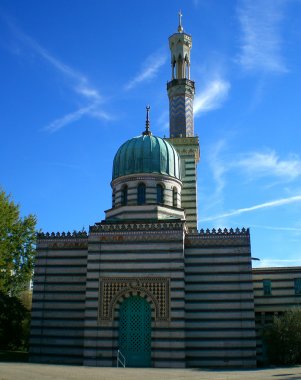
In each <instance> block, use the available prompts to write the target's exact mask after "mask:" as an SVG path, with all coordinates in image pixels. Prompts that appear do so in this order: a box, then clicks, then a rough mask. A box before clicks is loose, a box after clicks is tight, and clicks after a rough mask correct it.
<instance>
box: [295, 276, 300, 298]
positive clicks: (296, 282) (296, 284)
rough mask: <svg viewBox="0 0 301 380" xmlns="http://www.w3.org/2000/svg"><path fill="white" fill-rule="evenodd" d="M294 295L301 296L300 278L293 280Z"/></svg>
mask: <svg viewBox="0 0 301 380" xmlns="http://www.w3.org/2000/svg"><path fill="white" fill-rule="evenodd" d="M295 294H300V295H301V278H295Z"/></svg>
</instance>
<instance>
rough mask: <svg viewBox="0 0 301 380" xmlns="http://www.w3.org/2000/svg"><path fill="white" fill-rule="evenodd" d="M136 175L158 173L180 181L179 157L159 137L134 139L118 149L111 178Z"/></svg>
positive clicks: (169, 145)
mask: <svg viewBox="0 0 301 380" xmlns="http://www.w3.org/2000/svg"><path fill="white" fill-rule="evenodd" d="M136 173H160V174H165V175H169V176H171V177H176V178H178V179H180V157H179V155H178V153H177V151H176V150H175V148H174V147H173V146H172V145H171V144H169V143H168V142H167V141H166V140H164V139H162V138H160V137H155V136H152V135H141V136H137V137H134V138H132V139H130V140H128V141H126V142H125V143H124V144H122V145H121V147H120V148H119V149H118V151H117V153H116V155H115V157H114V162H113V175H112V177H113V179H115V178H118V177H122V176H124V175H128V174H136Z"/></svg>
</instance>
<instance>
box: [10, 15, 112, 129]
mask: <svg viewBox="0 0 301 380" xmlns="http://www.w3.org/2000/svg"><path fill="white" fill-rule="evenodd" d="M6 22H7V25H8V26H9V28H10V30H11V31H12V33H13V34H14V36H15V37H16V38H17V39H18V40H19V41H20V42H21V43H22V44H23V45H24V46H27V47H28V48H30V49H31V51H32V52H34V53H35V54H37V55H38V56H39V57H40V58H42V59H43V60H44V61H46V62H47V63H48V64H50V65H51V66H52V67H53V68H54V69H56V70H57V71H58V72H59V73H60V74H61V75H63V77H64V78H65V79H68V80H69V83H70V86H71V88H72V90H73V92H74V93H76V94H79V95H80V96H81V97H82V98H83V99H85V100H86V101H87V102H88V105H86V106H84V107H81V108H79V109H77V110H75V111H74V112H72V113H69V114H67V115H64V116H62V117H60V118H58V119H56V120H54V121H52V122H51V123H49V124H48V125H47V126H46V127H45V128H43V129H44V130H46V131H48V132H56V131H58V130H59V129H61V128H63V127H64V126H66V125H68V124H70V123H72V122H74V121H77V120H79V119H80V118H81V117H83V116H84V115H88V116H90V117H94V118H98V119H106V120H108V119H110V116H109V115H108V114H107V113H105V112H103V110H102V109H101V104H102V102H103V99H102V96H101V95H100V93H99V91H98V90H97V89H96V88H95V87H94V86H92V85H91V84H90V83H89V81H88V79H87V78H86V77H85V76H84V75H83V74H82V73H80V72H78V71H76V70H75V69H73V68H72V67H71V66H69V65H67V64H65V63H64V62H62V61H61V60H59V59H58V58H56V57H55V56H54V55H52V54H51V53H50V52H49V51H48V50H47V49H45V48H44V47H43V46H41V45H40V44H39V43H38V42H37V41H35V40H34V39H33V38H32V37H30V36H29V35H27V34H26V33H24V32H23V31H22V30H21V29H20V28H19V27H17V25H16V24H15V23H14V22H12V20H11V19H9V18H8V17H6Z"/></svg>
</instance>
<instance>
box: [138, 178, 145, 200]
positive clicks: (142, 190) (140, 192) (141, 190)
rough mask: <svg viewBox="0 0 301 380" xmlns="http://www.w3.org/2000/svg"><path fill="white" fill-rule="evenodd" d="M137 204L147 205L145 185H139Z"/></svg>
mask: <svg viewBox="0 0 301 380" xmlns="http://www.w3.org/2000/svg"><path fill="white" fill-rule="evenodd" d="M137 203H138V205H144V204H145V184H144V183H139V185H138V188H137Z"/></svg>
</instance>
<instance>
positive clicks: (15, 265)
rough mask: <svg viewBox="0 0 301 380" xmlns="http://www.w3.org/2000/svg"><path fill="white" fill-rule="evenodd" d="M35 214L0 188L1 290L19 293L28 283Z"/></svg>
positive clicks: (32, 261) (34, 235) (31, 260)
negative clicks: (23, 212)
mask: <svg viewBox="0 0 301 380" xmlns="http://www.w3.org/2000/svg"><path fill="white" fill-rule="evenodd" d="M35 227H36V217H35V216H34V215H28V216H25V217H24V218H22V217H21V216H20V207H19V205H17V204H15V203H14V202H13V200H12V199H11V196H10V195H7V194H6V193H5V192H4V191H3V190H1V189H0V292H2V293H4V294H6V295H10V296H19V295H20V293H21V292H22V291H23V290H26V288H28V286H29V282H30V279H31V277H32V274H33V265H34V259H35V239H36V231H35Z"/></svg>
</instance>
